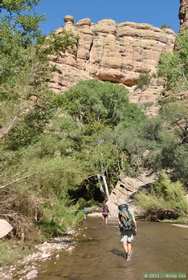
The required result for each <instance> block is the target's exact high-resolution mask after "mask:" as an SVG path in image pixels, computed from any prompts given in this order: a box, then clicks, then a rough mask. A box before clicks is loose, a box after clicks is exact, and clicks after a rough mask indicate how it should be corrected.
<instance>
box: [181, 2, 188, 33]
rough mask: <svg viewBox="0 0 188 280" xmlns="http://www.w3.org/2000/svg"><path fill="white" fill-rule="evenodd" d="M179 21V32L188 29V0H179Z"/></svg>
mask: <svg viewBox="0 0 188 280" xmlns="http://www.w3.org/2000/svg"><path fill="white" fill-rule="evenodd" d="M179 19H180V27H181V30H182V29H184V28H187V27H188V0H180V10H179Z"/></svg>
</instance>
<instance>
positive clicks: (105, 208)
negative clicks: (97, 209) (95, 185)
mask: <svg viewBox="0 0 188 280" xmlns="http://www.w3.org/2000/svg"><path fill="white" fill-rule="evenodd" d="M109 212H110V211H109V209H108V206H107V204H106V203H104V204H103V207H102V217H103V220H104V222H105V224H106V225H107V223H108V215H109Z"/></svg>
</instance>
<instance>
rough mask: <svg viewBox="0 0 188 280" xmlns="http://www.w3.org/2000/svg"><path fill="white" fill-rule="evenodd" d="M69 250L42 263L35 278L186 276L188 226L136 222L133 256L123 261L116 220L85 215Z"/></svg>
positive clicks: (119, 279) (132, 279) (114, 279)
mask: <svg viewBox="0 0 188 280" xmlns="http://www.w3.org/2000/svg"><path fill="white" fill-rule="evenodd" d="M83 228H85V229H83V231H82V233H81V236H80V237H79V240H78V242H77V246H76V248H75V249H74V250H73V251H72V252H62V253H61V254H60V257H59V259H55V258H54V259H52V260H50V261H47V262H45V263H44V264H42V265H41V267H40V271H39V276H38V278H37V279H38V280H64V279H65V280H125V279H126V280H141V279H144V275H145V273H147V272H184V273H187V276H188V229H185V228H178V227H175V226H172V225H171V224H166V223H147V222H139V223H138V234H137V236H136V238H135V242H134V251H133V255H132V259H131V261H129V262H126V261H125V259H124V258H123V256H122V254H123V250H122V246H121V243H120V236H119V229H118V226H117V222H116V221H114V222H109V224H108V225H105V224H104V223H103V221H102V219H99V218H88V219H87V220H86V221H85V223H84V225H83Z"/></svg>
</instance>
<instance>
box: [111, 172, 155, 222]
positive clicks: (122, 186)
mask: <svg viewBox="0 0 188 280" xmlns="http://www.w3.org/2000/svg"><path fill="white" fill-rule="evenodd" d="M154 181H155V175H154V174H152V175H147V174H146V173H143V174H141V175H140V176H139V177H137V178H132V177H128V176H125V175H122V176H120V178H119V181H118V182H117V184H116V186H115V188H114V189H113V191H112V192H111V194H110V197H109V199H108V202H107V205H108V208H109V210H110V215H111V217H117V214H118V208H117V206H118V205H120V204H124V203H129V205H130V206H132V208H134V210H135V213H136V214H141V212H140V210H141V209H139V208H138V207H137V208H136V207H134V206H133V205H134V201H133V200H132V198H133V196H134V194H136V193H137V192H138V190H139V189H140V188H146V186H148V185H150V184H152V183H153V182H154Z"/></svg>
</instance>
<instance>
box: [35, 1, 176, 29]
mask: <svg viewBox="0 0 188 280" xmlns="http://www.w3.org/2000/svg"><path fill="white" fill-rule="evenodd" d="M178 9H179V0H66V1H65V0H41V2H40V4H39V6H38V8H37V9H36V11H37V13H40V14H43V15H45V16H46V22H44V23H43V24H42V25H41V26H42V29H43V31H44V32H45V33H48V32H50V31H53V30H54V29H56V28H58V27H60V26H63V18H64V16H65V15H67V14H70V15H73V16H74V18H75V20H76V21H78V20H79V19H81V18H85V17H89V18H91V20H92V21H93V22H96V21H98V20H100V19H104V18H112V19H115V20H116V21H118V22H121V21H135V22H146V23H150V24H153V25H155V26H161V25H163V24H167V25H169V26H171V27H172V28H173V29H174V30H175V31H178V28H179V21H178Z"/></svg>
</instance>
